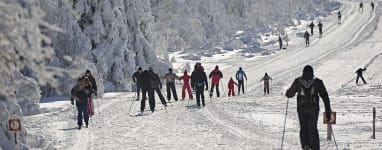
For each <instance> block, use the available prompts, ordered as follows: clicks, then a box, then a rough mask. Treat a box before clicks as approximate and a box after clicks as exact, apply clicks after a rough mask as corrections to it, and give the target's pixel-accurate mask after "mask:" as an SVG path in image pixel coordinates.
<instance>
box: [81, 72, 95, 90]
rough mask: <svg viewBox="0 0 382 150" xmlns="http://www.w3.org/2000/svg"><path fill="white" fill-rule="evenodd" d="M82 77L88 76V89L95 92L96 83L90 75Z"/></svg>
mask: <svg viewBox="0 0 382 150" xmlns="http://www.w3.org/2000/svg"><path fill="white" fill-rule="evenodd" d="M82 78H83V79H84V78H88V79H89V82H90V89H91V90H92V91H91V92H97V83H96V81H95V79H94V77H93V76H92V75H90V76H86V75H85V76H83V77H82Z"/></svg>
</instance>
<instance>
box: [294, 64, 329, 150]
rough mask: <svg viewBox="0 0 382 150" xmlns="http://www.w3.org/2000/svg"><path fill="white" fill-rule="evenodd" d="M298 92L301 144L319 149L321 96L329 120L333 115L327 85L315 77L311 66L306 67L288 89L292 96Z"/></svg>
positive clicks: (307, 147) (306, 147)
mask: <svg viewBox="0 0 382 150" xmlns="http://www.w3.org/2000/svg"><path fill="white" fill-rule="evenodd" d="M296 93H297V113H298V119H299V122H300V142H301V146H302V148H303V149H304V150H306V149H312V150H319V149H320V139H319V136H318V130H317V121H318V115H319V96H320V97H321V98H322V100H323V101H324V104H325V111H326V114H325V115H326V119H327V120H328V121H329V120H330V117H331V115H330V114H331V108H330V100H329V96H328V92H327V91H326V88H325V85H324V83H323V82H322V80H320V79H318V78H315V77H314V74H313V68H312V67H311V66H309V65H307V66H305V67H304V70H303V74H302V77H299V78H297V79H295V80H294V82H293V84H292V86H291V87H290V88H289V89H288V90H287V92H286V96H287V97H288V98H292V97H293V96H294V95H295V94H296Z"/></svg>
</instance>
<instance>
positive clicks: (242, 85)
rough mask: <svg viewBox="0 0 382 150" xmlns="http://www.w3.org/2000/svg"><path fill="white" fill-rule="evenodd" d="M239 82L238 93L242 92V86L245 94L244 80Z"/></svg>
mask: <svg viewBox="0 0 382 150" xmlns="http://www.w3.org/2000/svg"><path fill="white" fill-rule="evenodd" d="M237 82H238V84H239V85H238V86H237V88H238V92H237V93H239V94H240V88H242V89H243V94H244V80H238V81H237Z"/></svg>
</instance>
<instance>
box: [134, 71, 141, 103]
mask: <svg viewBox="0 0 382 150" xmlns="http://www.w3.org/2000/svg"><path fill="white" fill-rule="evenodd" d="M141 74H142V68H141V67H138V71H136V72H135V73H134V74H133V81H134V83H135V84H136V85H137V99H136V101H139V94H140V93H141V85H140V84H141V79H140V78H141Z"/></svg>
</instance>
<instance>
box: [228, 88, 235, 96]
mask: <svg viewBox="0 0 382 150" xmlns="http://www.w3.org/2000/svg"><path fill="white" fill-rule="evenodd" d="M231 93H232V96H235V88H228V97H230V96H231Z"/></svg>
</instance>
